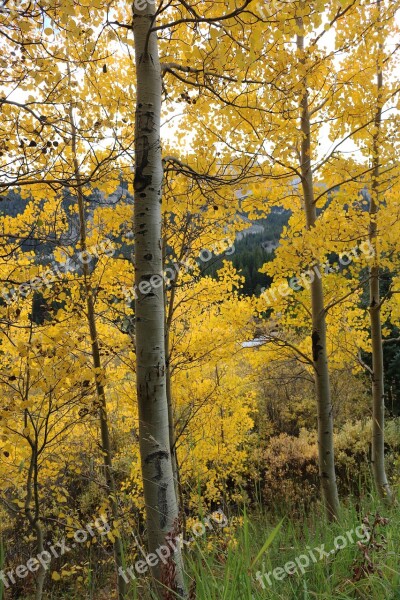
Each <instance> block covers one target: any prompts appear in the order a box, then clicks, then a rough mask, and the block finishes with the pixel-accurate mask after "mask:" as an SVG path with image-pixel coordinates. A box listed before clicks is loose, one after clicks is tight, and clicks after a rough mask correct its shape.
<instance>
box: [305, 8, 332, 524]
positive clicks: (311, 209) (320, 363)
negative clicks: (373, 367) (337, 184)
mask: <svg viewBox="0 0 400 600" xmlns="http://www.w3.org/2000/svg"><path fill="white" fill-rule="evenodd" d="M299 22H300V23H299V24H300V26H302V20H301V19H299ZM297 48H298V50H300V51H301V52H302V53H303V52H304V36H302V35H298V36H297ZM301 61H302V62H303V64H304V59H301ZM300 109H301V118H300V121H301V132H302V141H301V159H300V162H301V164H300V169H301V185H302V191H303V199H304V210H305V216H306V227H307V229H308V230H311V229H312V228H313V227H314V226H315V223H316V220H317V210H316V205H315V198H314V188H313V174H312V168H311V123H310V112H309V101H308V90H307V80H306V79H305V81H304V90H303V93H302V96H301V100H300ZM310 286H311V313H312V336H311V340H312V354H313V364H314V377H315V387H316V395H317V407H318V411H317V412H318V457H319V476H320V480H321V485H322V495H323V499H324V503H325V508H326V512H327V516H328V518H329V519H330V520H334V519H337V517H338V515H339V495H338V490H337V483H336V474H335V454H334V444H333V412H332V400H331V390H330V377H329V367H328V354H327V348H326V311H325V304H324V291H323V286H322V279H321V278H319V277H317V276H316V277H314V280H313V281H312V282H311V284H310Z"/></svg>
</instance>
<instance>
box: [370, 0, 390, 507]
mask: <svg viewBox="0 0 400 600" xmlns="http://www.w3.org/2000/svg"><path fill="white" fill-rule="evenodd" d="M378 9H380V0H378ZM381 50H382V45H380V51H381ZM380 56H381V52H379V54H378V69H377V109H376V113H375V123H374V124H375V133H374V137H373V148H372V155H373V156H372V166H373V171H372V189H371V200H370V205H369V214H370V226H369V241H370V243H371V245H372V246H373V248H374V250H375V256H374V264H373V265H372V267H371V268H370V273H369V275H370V279H369V302H370V304H369V314H370V324H371V345H372V452H371V462H372V472H373V474H374V481H375V486H376V489H377V491H378V493H379V495H380V496H381V498H384V499H386V500H388V501H390V500H391V498H392V494H391V490H390V486H389V482H388V479H387V476H386V469H385V389H384V366H383V344H382V325H381V299H380V274H379V256H378V249H377V243H376V242H377V235H378V226H377V222H376V219H377V214H378V210H379V176H380V147H379V144H380V135H381V127H382V103H381V102H382V88H383V73H382V67H381V65H380V64H379V58H380Z"/></svg>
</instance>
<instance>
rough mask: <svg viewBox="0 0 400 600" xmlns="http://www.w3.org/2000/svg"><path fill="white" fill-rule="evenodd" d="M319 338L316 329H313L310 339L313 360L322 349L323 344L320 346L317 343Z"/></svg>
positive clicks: (315, 359) (316, 358) (315, 360)
mask: <svg viewBox="0 0 400 600" xmlns="http://www.w3.org/2000/svg"><path fill="white" fill-rule="evenodd" d="M320 339H321V338H320V337H319V333H318V331H313V333H312V336H311V340H312V354H313V361H314V362H317V360H318V356H319V353H320V351H321V350H323V349H324V348H323V346H321V345H320V344H319V343H318V342H319V340H320Z"/></svg>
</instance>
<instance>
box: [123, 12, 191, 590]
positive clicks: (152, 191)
mask: <svg viewBox="0 0 400 600" xmlns="http://www.w3.org/2000/svg"><path fill="white" fill-rule="evenodd" d="M143 4H144V2H136V3H134V4H133V11H134V20H133V31H134V38H135V55H136V80H137V89H136V129H135V181H134V190H135V207H134V230H135V285H136V290H137V295H138V297H137V299H136V303H135V329H136V368H137V394H138V404H139V420H140V425H139V426H140V431H139V435H140V455H141V462H142V474H143V486H144V497H145V503H146V516H147V530H148V542H149V550H150V552H154V551H155V550H156V549H157V548H159V547H160V546H162V545H165V540H166V536H169V535H172V536H174V535H176V534H177V533H178V530H179V523H178V504H177V499H176V494H175V486H174V480H173V468H172V460H171V452H170V435H169V420H168V405H167V394H166V369H165V339H164V323H165V315H164V293H163V279H162V274H163V261H162V238H161V222H162V220H161V196H162V183H163V168H162V161H161V145H160V113H161V69H160V62H159V57H158V43H157V36H156V34H155V33H151V32H150V29H151V27H152V26H153V25H154V21H155V17H154V15H155V4H154V3H149V2H147V3H145V4H146V6H145V7H144V8H143V9H142V10H140V9H139V8H138V7H140V6H143ZM152 573H153V575H154V577H155V579H156V581H157V582H158V594H159V597H160V598H163V597H165V596H164V595H163V592H162V587H163V586H167V587H169V588H172V589H173V590H174V591H175V593H176V594H177V596H171V597H180V598H185V597H187V594H186V590H185V586H184V583H183V574H182V561H181V555H180V551H179V550H178V551H177V552H176V553H175V555H174V557H173V560H172V561H171V562H170V564H167V565H163V564H162V563H161V564H160V563H159V564H157V565H156V566H154V567H152ZM166 597H168V596H166Z"/></svg>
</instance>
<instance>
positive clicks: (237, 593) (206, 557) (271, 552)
mask: <svg viewBox="0 0 400 600" xmlns="http://www.w3.org/2000/svg"><path fill="white" fill-rule="evenodd" d="M377 510H378V505H377V503H376V502H374V500H373V499H371V498H370V499H369V500H368V501H366V502H364V505H363V506H362V507H361V510H360V511H359V512H357V511H356V509H355V506H354V505H352V504H350V503H349V504H348V505H347V506H344V507H343V509H342V514H341V518H340V521H339V522H338V523H334V524H331V523H328V522H327V521H326V519H325V517H324V516H323V513H322V511H321V509H320V508H316V509H315V511H314V512H312V513H311V514H309V515H308V516H306V515H304V516H303V517H302V518H300V519H298V520H296V521H292V520H290V519H285V521H284V523H283V524H282V526H281V528H280V530H279V532H278V533H277V534H276V536H275V537H274V539H272V542H271V544H268V548H267V549H266V550H265V552H264V553H263V554H262V556H261V557H260V558H259V560H258V561H256V563H255V564H254V562H255V559H256V558H257V555H258V553H259V551H260V549H262V548H263V545H264V543H265V541H266V540H267V539H268V537H269V536H270V534H271V532H272V531H273V530H274V528H275V527H276V526H277V525H278V523H279V518H276V519H274V520H273V522H271V518H270V517H268V516H267V515H262V514H257V515H254V514H252V515H251V517H250V518H248V516H247V514H246V513H244V515H243V524H242V526H241V527H240V529H238V531H237V533H236V540H237V545H236V547H231V548H227V549H226V550H221V549H220V548H218V546H216V547H215V549H214V550H213V551H211V553H210V552H208V553H207V552H206V550H205V549H206V545H207V540H206V539H204V540H203V539H200V540H199V541H198V543H197V549H196V550H195V551H194V552H191V553H190V554H189V555H188V556H187V564H188V575H189V578H190V579H191V580H192V581H193V580H194V581H195V582H196V591H197V600H259V599H260V600H261V599H268V598H271V599H273V600H279V599H282V600H308V599H310V600H311V599H315V598H318V599H320V600H327V599H330V598H337V599H338V600H345V599H346V600H347V599H353V598H361V599H364V598H365V599H368V600H375V599H376V600H384V599H387V600H400V564H399V551H400V515H399V511H398V508H396V507H394V508H391V509H386V510H385V509H382V508H380V514H381V516H384V517H388V518H389V523H388V524H387V525H386V526H378V528H377V532H378V533H379V534H380V533H382V534H384V536H385V538H386V540H387V542H386V543H385V544H384V547H383V548H382V549H381V550H379V551H370V552H369V554H370V556H371V558H372V562H373V565H374V570H375V572H374V573H371V574H369V575H368V576H367V577H363V578H362V579H361V580H360V581H358V582H355V581H354V580H353V563H354V560H355V559H356V558H358V559H362V557H363V554H362V552H361V551H360V549H359V548H358V546H357V543H356V542H357V540H358V538H357V536H356V535H355V534H353V535H352V538H353V539H354V542H355V543H351V542H350V540H349V538H348V537H347V535H346V532H348V531H350V530H352V529H353V530H354V529H355V528H356V527H358V526H359V525H360V523H361V520H362V517H363V516H364V515H365V514H366V513H367V512H369V511H370V512H372V513H373V514H375V512H376V511H377ZM358 531H359V533H360V534H361V531H360V530H358ZM340 535H344V536H345V537H346V540H345V541H347V545H346V547H344V548H343V549H340V550H337V551H336V552H335V553H334V554H332V555H330V556H329V557H324V558H322V560H318V562H314V561H313V560H312V558H311V557H310V555H308V557H309V561H310V564H309V566H307V567H305V568H304V569H303V570H304V573H300V572H299V568H298V572H297V574H296V573H295V574H291V575H288V574H287V573H286V572H285V571H283V573H282V572H280V571H278V572H277V574H278V576H279V577H281V578H282V580H280V581H278V580H276V579H275V578H274V576H273V575H270V581H271V585H269V584H268V583H267V582H266V581H264V585H265V589H263V588H262V586H261V584H260V583H259V582H258V581H257V579H256V573H257V571H260V572H266V573H270V572H273V571H274V569H276V568H277V567H284V565H285V564H286V563H288V562H294V561H296V558H298V559H299V557H300V555H307V553H308V550H312V549H313V548H315V547H320V546H321V544H324V545H325V548H324V549H325V550H326V551H330V550H332V549H333V548H334V540H335V538H336V537H337V536H340ZM338 544H339V545H343V544H344V542H343V541H342V540H338ZM314 556H315V557H316V558H317V559H318V558H319V552H318V551H315V552H314ZM299 560H300V561H302V562H305V558H303V559H299ZM291 569H293V567H289V570H291ZM378 569H379V570H380V573H379V572H378Z"/></svg>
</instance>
